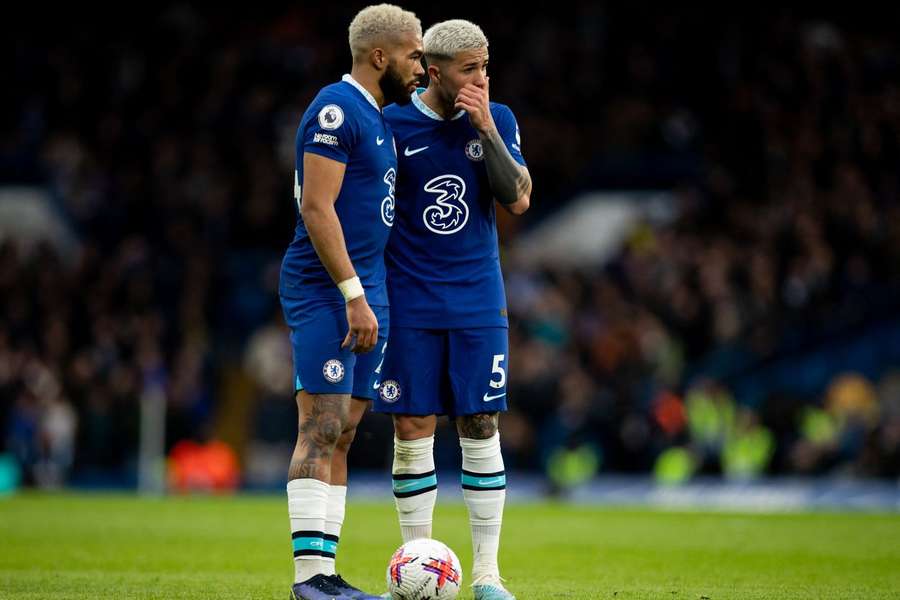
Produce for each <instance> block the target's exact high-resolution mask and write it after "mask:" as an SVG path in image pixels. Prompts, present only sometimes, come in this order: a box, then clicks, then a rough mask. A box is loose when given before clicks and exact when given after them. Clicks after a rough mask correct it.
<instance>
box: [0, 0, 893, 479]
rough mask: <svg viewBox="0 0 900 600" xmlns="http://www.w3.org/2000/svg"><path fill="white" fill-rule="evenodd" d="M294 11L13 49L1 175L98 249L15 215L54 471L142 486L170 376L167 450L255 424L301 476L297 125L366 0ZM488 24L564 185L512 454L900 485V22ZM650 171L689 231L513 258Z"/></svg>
mask: <svg viewBox="0 0 900 600" xmlns="http://www.w3.org/2000/svg"><path fill="white" fill-rule="evenodd" d="M294 4H296V3H294ZM294 4H292V5H291V8H289V9H267V10H268V12H267V11H266V10H263V11H261V12H260V13H259V14H256V15H254V16H253V17H252V18H242V19H237V18H235V16H234V15H230V14H229V13H228V12H227V11H226V12H222V11H218V10H217V11H212V10H210V11H208V12H198V10H197V9H193V8H189V7H188V6H187V5H184V4H177V5H171V6H169V7H168V8H167V9H165V10H160V11H158V12H152V13H151V12H149V11H150V9H149V8H148V9H138V10H139V11H142V10H146V11H148V12H147V13H146V14H143V15H138V16H139V17H140V18H134V19H131V18H126V16H127V15H125V14H124V13H116V12H113V13H111V14H108V15H106V17H104V18H102V19H100V20H98V21H95V22H93V23H84V26H83V27H70V26H68V24H67V22H66V21H65V20H64V19H63V20H60V21H59V22H58V23H56V24H46V23H45V22H41V24H40V27H38V25H37V24H36V22H31V21H30V20H29V21H26V22H25V23H24V24H23V26H22V27H21V28H20V29H19V30H18V31H16V32H13V33H12V34H11V37H9V38H8V39H7V40H6V41H5V42H4V43H6V44H8V45H9V46H10V52H9V53H6V54H7V55H8V57H12V60H13V62H12V65H11V70H10V71H9V74H8V75H7V76H6V79H7V83H8V85H9V87H8V92H10V93H4V94H3V98H2V100H0V103H2V104H0V106H2V108H3V110H2V111H0V115H2V117H0V118H2V135H0V185H7V186H12V185H17V186H18V185H36V186H40V187H41V188H44V189H47V190H48V191H49V192H50V194H51V197H52V198H53V201H54V207H55V211H56V212H57V213H58V214H59V215H62V216H63V217H64V218H65V220H66V222H67V223H68V226H69V227H70V228H71V230H72V232H73V233H74V234H75V236H76V238H77V240H78V248H77V251H71V250H67V249H65V248H64V247H62V246H61V245H60V244H58V243H56V241H55V240H53V239H47V240H43V241H40V242H35V243H22V242H21V241H15V236H13V235H12V234H11V233H10V232H11V231H14V229H15V227H14V224H9V223H7V224H5V226H4V227H3V228H2V231H3V232H5V237H3V238H0V434H2V436H0V452H6V453H9V454H11V455H13V456H14V457H15V458H16V460H17V461H18V462H19V463H20V464H21V465H22V466H23V468H24V470H25V474H26V478H27V481H29V482H31V483H36V484H41V485H58V484H62V483H65V482H66V481H70V480H72V479H75V480H80V481H124V480H129V478H133V472H134V470H135V461H136V454H137V440H138V430H139V419H140V399H141V398H142V397H146V396H147V395H149V394H153V393H154V392H156V391H159V390H161V391H162V392H163V394H164V397H165V399H166V403H167V407H168V417H167V423H166V425H167V428H166V432H167V448H171V447H173V446H174V445H175V444H176V443H177V442H178V441H180V440H184V439H195V440H200V441H206V440H212V439H221V438H224V439H225V440H226V441H229V442H230V443H232V444H233V445H234V446H235V447H236V448H238V449H239V450H240V452H241V454H242V456H243V457H244V459H245V466H246V468H247V469H248V472H251V471H252V472H253V473H257V474H259V473H260V472H261V471H265V470H266V469H269V470H270V471H271V473H273V477H281V476H283V473H282V472H283V471H284V469H285V468H286V464H287V460H288V458H289V451H287V452H280V450H277V451H272V452H270V454H269V455H266V454H265V452H266V450H265V448H266V447H267V443H268V444H270V446H268V447H270V448H277V449H281V448H282V446H279V445H278V444H287V445H288V446H287V447H290V445H291V444H292V436H293V435H294V434H295V433H296V430H295V427H294V424H293V419H294V418H295V414H294V411H295V408H294V404H293V402H292V401H291V398H290V396H291V375H290V347H289V346H288V343H287V334H286V330H285V328H284V326H283V324H282V323H281V321H280V315H279V312H278V301H277V277H278V267H279V262H280V259H281V256H282V253H283V251H284V248H285V247H286V245H287V244H288V242H289V240H290V237H291V234H292V229H293V221H294V210H295V208H294V204H293V200H292V184H293V176H292V171H293V160H294V155H293V153H294V146H293V142H294V133H295V130H296V125H297V122H298V119H299V116H300V115H301V114H302V111H303V109H304V107H305V106H306V104H307V103H308V102H309V101H310V100H311V98H312V96H313V95H314V94H315V93H316V91H317V90H318V89H319V87H320V86H321V85H323V84H324V83H325V82H329V81H332V80H336V79H337V78H338V77H339V76H340V75H341V73H343V72H344V71H345V70H346V69H347V67H348V64H349V57H348V56H347V53H346V51H345V46H346V40H345V35H344V25H341V26H338V25H337V24H343V23H345V22H346V21H347V20H348V19H347V18H346V14H345V13H347V14H350V12H352V11H349V9H345V8H343V7H340V6H331V7H327V6H316V7H303V6H295V5H294ZM413 8H414V10H416V11H417V12H418V13H419V15H420V16H421V17H422V20H423V22H424V23H425V24H426V25H427V24H428V23H430V22H432V21H434V20H436V19H438V18H446V17H447V16H448V15H446V14H444V11H443V10H441V11H439V10H438V9H437V8H419V7H413ZM460 10H461V12H460V15H459V16H463V17H467V18H471V19H473V20H475V21H477V22H479V23H480V24H481V25H482V27H483V28H484V30H485V31H486V33H487V35H488V37H489V39H490V41H491V73H492V79H491V94H492V98H494V99H496V100H498V101H502V102H504V103H506V104H509V105H510V106H511V107H512V108H513V109H514V110H515V112H516V114H517V115H518V116H519V119H520V127H521V130H522V137H523V150H524V153H525V156H526V159H527V161H528V163H529V168H530V170H531V173H532V176H533V179H534V182H535V191H534V194H533V205H534V207H535V209H534V210H533V211H532V213H531V214H529V215H528V216H527V217H526V218H525V219H524V220H523V221H521V222H519V223H515V222H511V221H509V220H502V221H501V223H500V225H501V242H502V245H503V247H504V249H505V250H504V270H505V276H506V279H507V294H508V301H509V310H510V316H511V318H510V321H511V323H510V325H511V331H510V336H511V339H510V347H511V349H512V355H511V359H510V360H511V362H510V386H511V387H510V392H509V396H510V401H511V405H512V406H513V407H514V408H513V410H511V412H510V413H509V414H508V415H506V416H505V417H504V418H503V421H502V429H503V432H504V433H503V439H504V445H505V449H506V451H507V452H508V453H509V456H508V459H507V460H508V464H509V465H510V466H511V467H513V468H523V469H540V470H545V471H546V472H547V473H548V474H549V475H550V477H551V478H553V479H554V480H556V481H558V482H559V483H560V484H565V483H566V482H567V481H570V480H572V479H573V478H574V479H577V478H578V477H579V475H578V474H579V473H584V474H586V476H589V475H590V474H592V473H594V472H595V471H597V470H598V469H600V470H602V471H625V472H655V473H656V475H657V477H659V478H661V479H663V480H670V481H680V480H683V479H684V478H686V477H690V476H691V475H692V474H694V473H722V474H724V475H727V476H730V477H738V478H741V477H756V476H760V475H764V474H848V475H854V476H874V477H898V476H900V311H898V308H897V307H898V306H900V169H898V165H900V59H898V57H900V47H898V45H900V44H898V41H897V38H896V35H895V32H893V31H891V30H890V29H888V28H887V27H886V26H883V25H881V24H879V23H873V22H871V21H869V22H859V21H856V20H854V19H852V18H845V17H846V15H812V14H804V13H796V12H791V11H788V10H783V11H781V12H779V13H778V14H777V15H776V16H775V17H772V16H771V15H770V16H769V18H766V19H762V18H760V15H757V14H753V13H747V14H740V13H736V14H735V13H726V12H724V11H723V12H718V13H717V12H715V11H713V12H708V11H705V9H704V12H701V11H699V10H686V11H679V13H674V12H666V11H663V12H658V11H653V12H650V10H649V8H646V7H642V6H632V7H630V8H627V9H626V8H619V9H612V8H602V7H598V5H595V4H594V3H590V2H575V3H573V4H572V10H570V11H566V12H565V14H562V13H558V14H557V13H554V14H553V15H546V14H532V13H529V12H518V13H515V14H513V15H509V14H507V13H506V12H505V11H504V10H503V9H502V8H501V7H495V8H485V7H483V6H482V7H477V8H476V7H475V5H474V4H472V5H465V4H463V5H462V8H461V9H460ZM348 11H349V12H348ZM323 24H328V26H324V25H323ZM10 78H11V79H10ZM623 188H626V189H627V188H631V189H668V190H672V191H673V197H674V198H675V202H676V207H675V208H676V214H677V218H676V219H675V220H674V221H673V222H672V223H668V224H657V223H652V222H645V223H642V224H641V225H640V226H639V227H637V228H635V229H634V230H633V231H631V233H630V235H629V237H628V239H627V242H626V243H625V245H624V246H623V247H622V248H621V250H620V252H619V253H618V254H617V255H616V257H615V258H614V259H613V260H612V261H610V262H608V263H606V264H602V265H600V264H598V265H596V266H595V267H593V268H590V269H586V268H582V269H578V270H571V269H561V268H559V267H558V266H556V265H552V264H547V265H543V266H541V267H540V268H533V267H525V266H524V265H523V263H521V262H520V261H519V260H518V259H517V256H516V253H515V252H514V251H512V250H511V249H510V248H512V242H514V240H515V239H516V237H517V236H518V235H521V233H522V230H523V229H524V228H526V227H527V226H528V225H531V224H534V223H536V222H539V221H540V220H541V219H543V218H545V217H546V215H547V214H548V213H551V212H552V211H553V210H554V208H556V207H558V206H559V205H561V204H562V203H563V202H565V201H566V200H568V199H569V198H571V197H573V196H574V195H576V194H578V193H579V192H581V191H585V190H591V189H623ZM381 430H384V431H381ZM366 431H367V432H368V436H369V437H368V443H370V444H372V445H373V446H374V449H373V451H372V452H368V451H367V452H365V453H360V452H357V455H358V456H354V455H353V454H351V461H356V464H357V465H363V466H371V467H384V466H386V465H387V464H389V457H390V433H389V426H388V424H387V423H386V422H385V421H381V420H378V419H370V420H369V424H368V425H366ZM273 445H274V446H273ZM454 453H455V451H454ZM363 454H365V456H363ZM449 454H450V453H449V452H448V455H449ZM260 456H269V458H270V460H268V461H267V460H261V459H259V457H260ZM253 457H256V458H253ZM279 461H280V462H279ZM439 462H440V461H439ZM273 464H274V466H272V465H273ZM266 465H269V466H266ZM259 477H261V478H262V476H261V475H259Z"/></svg>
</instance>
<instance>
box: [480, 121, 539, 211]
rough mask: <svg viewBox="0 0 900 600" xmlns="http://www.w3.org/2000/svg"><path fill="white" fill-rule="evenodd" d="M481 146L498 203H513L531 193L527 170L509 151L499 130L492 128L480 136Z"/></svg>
mask: <svg viewBox="0 0 900 600" xmlns="http://www.w3.org/2000/svg"><path fill="white" fill-rule="evenodd" d="M481 147H482V148H483V149H484V164H485V166H486V167H487V173H488V180H489V181H490V182H491V190H492V191H493V192H494V197H495V198H497V201H498V202H500V204H513V203H514V202H516V201H517V200H518V199H519V198H521V197H522V195H525V194H530V193H531V177H529V176H528V171H527V170H526V169H524V168H523V167H522V166H521V165H520V164H519V163H517V162H516V159H514V158H513V157H512V154H510V153H509V149H508V148H507V147H506V144H504V143H503V138H501V137H500V132H499V131H497V130H496V129H494V130H492V131H491V132H490V133H488V134H487V135H486V136H485V137H484V138H482V140H481Z"/></svg>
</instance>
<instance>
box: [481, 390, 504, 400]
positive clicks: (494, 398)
mask: <svg viewBox="0 0 900 600" xmlns="http://www.w3.org/2000/svg"><path fill="white" fill-rule="evenodd" d="M505 395H506V392H503V393H502V394H497V395H496V396H488V395H487V392H485V393H484V397H483V398H482V400H484V401H485V402H490V401H491V400H496V399H497V398H502V397H503V396H505Z"/></svg>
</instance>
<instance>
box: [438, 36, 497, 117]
mask: <svg viewBox="0 0 900 600" xmlns="http://www.w3.org/2000/svg"><path fill="white" fill-rule="evenodd" d="M435 65H436V67H437V74H438V78H437V84H438V87H439V88H440V91H441V95H442V96H443V97H444V99H445V100H446V101H447V102H449V103H452V102H456V96H457V95H459V90H461V89H462V88H463V87H465V86H466V85H467V84H470V83H471V84H472V85H475V86H477V87H480V88H484V86H485V85H486V84H487V79H486V77H487V65H488V49H487V48H477V49H475V50H463V51H462V52H460V53H458V54H457V55H456V56H455V57H453V59H452V60H447V61H438V62H436V63H435Z"/></svg>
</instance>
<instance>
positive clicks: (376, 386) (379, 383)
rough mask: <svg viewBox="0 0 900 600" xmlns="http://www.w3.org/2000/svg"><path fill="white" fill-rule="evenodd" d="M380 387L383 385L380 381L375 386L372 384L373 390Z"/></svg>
mask: <svg viewBox="0 0 900 600" xmlns="http://www.w3.org/2000/svg"><path fill="white" fill-rule="evenodd" d="M379 385H381V382H380V381H376V382H375V383H374V384H372V389H373V390H377V389H378V386H379Z"/></svg>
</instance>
